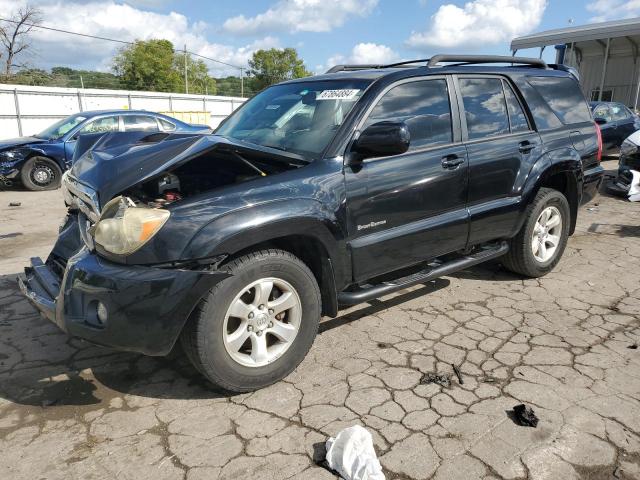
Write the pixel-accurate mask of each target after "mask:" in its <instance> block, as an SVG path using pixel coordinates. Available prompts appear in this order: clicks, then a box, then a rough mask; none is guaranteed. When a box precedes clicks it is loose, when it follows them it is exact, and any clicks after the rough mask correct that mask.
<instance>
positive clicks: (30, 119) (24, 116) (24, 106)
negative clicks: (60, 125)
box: [0, 84, 245, 139]
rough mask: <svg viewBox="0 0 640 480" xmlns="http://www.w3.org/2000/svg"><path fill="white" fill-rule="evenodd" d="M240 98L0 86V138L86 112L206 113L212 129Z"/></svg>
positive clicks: (26, 132)
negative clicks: (124, 110)
mask: <svg viewBox="0 0 640 480" xmlns="http://www.w3.org/2000/svg"><path fill="white" fill-rule="evenodd" d="M244 100H245V99H244V98H240V97H219V96H215V95H185V94H181V93H161V92H138V91H127V90H98V89H80V88H57V87H31V86H27V85H7V84H0V139H6V138H13V137H18V136H22V135H32V134H34V133H37V132H39V131H41V130H44V129H45V128H46V127H48V126H49V125H51V124H52V123H54V122H56V121H57V120H59V119H61V118H64V117H66V116H68V115H71V114H72V113H77V112H83V111H87V110H115V109H129V110H148V111H152V112H169V111H175V112H181V111H185V112H208V113H209V122H207V123H208V124H209V125H210V126H211V127H212V128H215V127H216V126H218V124H219V123H220V122H221V121H222V120H223V119H224V118H225V117H226V116H227V115H229V114H230V113H231V112H233V111H234V110H235V109H236V108H237V107H238V106H240V105H241V104H242V102H244Z"/></svg>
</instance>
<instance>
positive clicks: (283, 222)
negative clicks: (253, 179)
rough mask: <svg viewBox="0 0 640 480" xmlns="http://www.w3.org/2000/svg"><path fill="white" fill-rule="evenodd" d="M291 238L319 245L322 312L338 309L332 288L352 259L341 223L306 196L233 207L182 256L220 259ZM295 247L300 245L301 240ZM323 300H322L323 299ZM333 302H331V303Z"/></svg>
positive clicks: (345, 276) (342, 280)
mask: <svg viewBox="0 0 640 480" xmlns="http://www.w3.org/2000/svg"><path fill="white" fill-rule="evenodd" d="M288 237H289V238H291V237H296V238H298V239H302V240H303V241H304V239H309V240H312V241H314V242H316V243H318V244H320V245H321V246H322V250H323V251H322V252H320V253H319V255H320V256H321V257H326V258H320V259H319V260H320V265H321V268H322V283H323V285H321V289H322V290H323V296H324V295H325V294H327V295H328V297H329V298H323V303H324V304H325V306H324V310H325V314H327V315H330V316H335V315H336V314H337V292H338V291H339V290H342V288H344V286H345V285H347V284H348V283H349V279H350V278H351V259H350V256H349V252H348V249H347V248H346V239H345V233H344V232H343V230H342V228H341V226H340V223H339V222H338V220H337V219H336V218H335V216H334V215H332V214H331V213H330V212H328V211H327V209H325V208H323V205H322V204H321V202H319V201H317V200H313V199H309V198H303V199H279V200H273V201H270V202H266V203H262V204H259V205H254V206H251V207H244V208H241V209H237V210H232V211H230V212H228V213H226V214H224V215H222V216H220V217H217V218H215V219H214V220H212V221H211V222H209V223H208V224H206V225H205V226H204V227H202V228H201V229H200V230H199V231H198V232H197V233H196V234H195V235H194V236H193V238H192V239H191V240H190V241H189V243H188V244H187V246H186V247H185V249H184V250H183V252H182V254H181V258H183V259H189V258H219V257H220V256H221V255H234V254H236V253H239V252H242V251H243V250H247V249H250V248H251V247H254V246H257V245H264V244H268V243H277V242H278V241H282V240H283V239H286V238H288ZM299 248H305V246H304V245H302V246H300V247H299ZM325 302H326V303H325ZM334 304H335V305H334Z"/></svg>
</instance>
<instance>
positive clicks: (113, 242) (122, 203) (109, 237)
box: [92, 197, 170, 255]
mask: <svg viewBox="0 0 640 480" xmlns="http://www.w3.org/2000/svg"><path fill="white" fill-rule="evenodd" d="M169 215H170V214H169V211H168V210H161V209H159V208H148V207H136V206H133V205H132V202H131V200H129V199H125V198H124V197H117V198H114V199H113V200H111V201H110V202H109V203H107V204H106V205H105V207H104V210H103V213H102V215H101V216H100V220H99V221H98V223H96V225H95V226H94V227H93V229H92V230H93V235H94V237H93V238H94V241H95V242H96V243H97V244H99V245H100V246H101V247H102V248H104V249H105V250H106V251H107V252H110V253H114V254H116V255H129V254H131V253H133V252H135V251H136V250H138V249H139V248H140V247H142V246H143V245H144V244H145V243H147V242H148V241H149V240H150V239H151V238H152V237H153V236H154V235H155V234H156V233H158V231H159V230H160V229H161V228H162V226H163V225H164V224H165V222H166V221H167V219H168V218H169Z"/></svg>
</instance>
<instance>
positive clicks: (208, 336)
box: [180, 249, 321, 393]
mask: <svg viewBox="0 0 640 480" xmlns="http://www.w3.org/2000/svg"><path fill="white" fill-rule="evenodd" d="M224 268H225V269H226V270H227V271H228V272H229V273H231V274H232V276H231V277H229V278H227V279H225V280H223V281H222V282H220V283H219V284H217V285H216V286H214V287H213V288H212V289H211V291H210V292H209V293H208V294H207V295H206V296H205V298H204V299H203V300H202V301H201V302H200V304H199V305H198V307H197V308H196V309H195V311H194V312H193V314H192V315H191V317H190V318H189V321H188V322H187V324H186V325H185V328H184V330H183V332H182V334H181V337H180V341H181V343H182V347H183V349H184V352H185V353H186V354H187V357H189V359H190V360H191V362H192V363H193V365H194V367H195V368H196V369H197V370H198V371H200V373H202V374H203V375H204V376H205V377H206V378H207V379H208V380H210V381H211V382H212V383H213V386H214V388H216V389H217V390H221V391H225V392H235V393H241V392H249V391H253V390H257V389H260V388H263V387H266V386H268V385H271V384H273V383H275V382H277V381H279V380H281V379H283V378H284V377H286V376H287V375H288V374H289V373H291V372H292V371H293V370H294V369H295V368H296V367H297V366H298V364H299V363H300V362H301V361H302V360H303V359H304V357H305V356H306V354H307V352H308V351H309V349H310V348H311V345H312V344H313V341H314V339H315V337H316V334H317V332H318V324H319V321H320V312H321V297H320V289H319V288H318V283H317V282H316V279H315V277H314V276H313V273H312V272H311V270H309V268H308V267H307V266H306V265H305V264H304V263H303V262H302V261H300V260H299V259H298V258H297V257H295V256H294V255H292V254H290V253H288V252H285V251H282V250H273V249H270V250H261V251H257V252H254V253H250V254H247V255H244V256H242V257H239V258H237V259H235V260H232V261H231V262H229V263H228V264H226V265H225V266H224ZM265 277H275V278H280V279H282V280H284V281H286V282H288V283H289V284H290V285H291V286H293V287H294V289H295V291H296V293H297V294H298V296H299V299H300V303H301V312H302V318H301V321H300V326H299V330H298V333H297V335H296V337H295V339H294V340H293V342H292V343H291V344H290V346H289V348H288V349H287V350H286V351H285V352H284V353H283V354H282V355H281V356H280V357H279V358H277V359H276V360H275V361H273V363H269V364H267V365H265V366H253V367H249V366H245V365H242V364H240V363H238V362H236V361H235V360H234V359H233V358H232V357H231V355H230V354H229V353H228V352H227V349H226V347H225V344H224V341H223V328H224V319H225V316H226V313H227V310H228V309H229V307H230V305H231V302H232V301H233V299H235V298H236V295H238V294H239V293H240V292H242V290H244V289H246V288H247V286H248V285H250V284H251V283H252V282H254V281H256V280H258V279H261V278H265ZM265 336H266V335H265Z"/></svg>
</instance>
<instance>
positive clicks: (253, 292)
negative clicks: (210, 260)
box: [223, 277, 302, 367]
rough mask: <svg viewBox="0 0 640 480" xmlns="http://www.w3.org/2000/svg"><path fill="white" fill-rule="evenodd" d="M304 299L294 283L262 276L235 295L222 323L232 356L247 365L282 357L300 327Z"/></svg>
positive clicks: (225, 341)
mask: <svg viewBox="0 0 640 480" xmlns="http://www.w3.org/2000/svg"><path fill="white" fill-rule="evenodd" d="M301 319H302V303H301V301H300V297H299V295H298V293H297V292H296V290H295V288H293V286H292V285H291V284H290V283H289V282H287V281H285V280H282V279H279V278H273V277H270V278H262V279H260V280H256V281H255V282H252V283H251V284H249V285H247V286H246V287H245V288H244V289H242V291H241V292H240V293H239V294H238V295H237V296H236V297H235V298H234V299H233V301H232V302H231V305H230V306H229V308H228V309H227V313H226V315H225V318H224V323H223V341H224V346H225V349H226V350H227V353H228V354H229V356H231V358H232V359H233V360H234V361H236V362H237V363H239V364H241V365H243V366H246V367H263V366H265V365H268V364H270V363H273V362H274V361H276V360H277V359H278V358H280V357H281V356H282V355H283V354H284V353H285V352H286V351H287V350H288V349H289V348H290V347H291V345H292V344H293V342H294V341H295V339H296V336H297V335H298V331H299V330H300V323H301Z"/></svg>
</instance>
